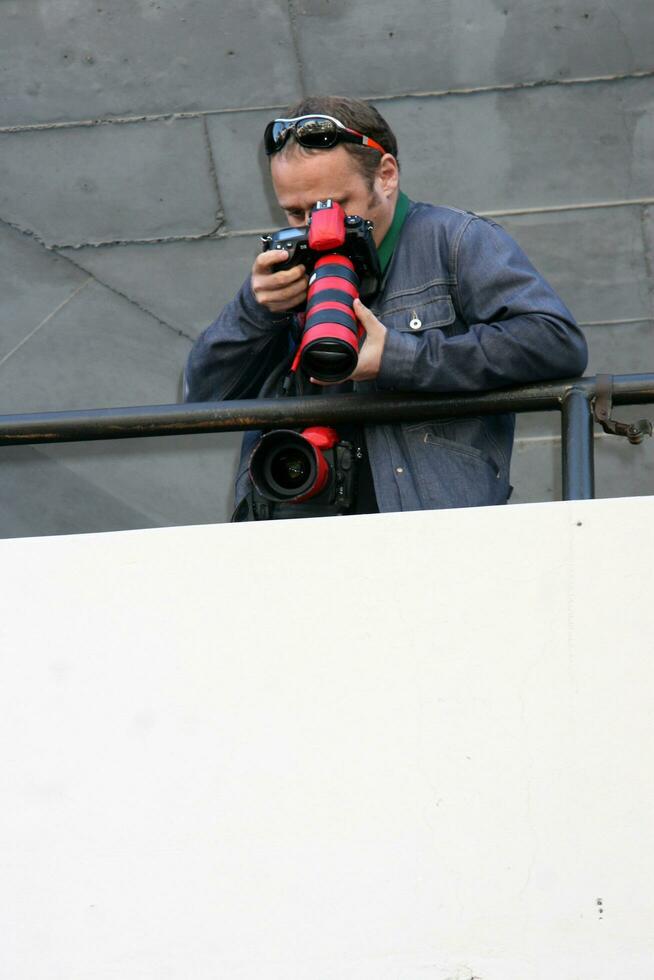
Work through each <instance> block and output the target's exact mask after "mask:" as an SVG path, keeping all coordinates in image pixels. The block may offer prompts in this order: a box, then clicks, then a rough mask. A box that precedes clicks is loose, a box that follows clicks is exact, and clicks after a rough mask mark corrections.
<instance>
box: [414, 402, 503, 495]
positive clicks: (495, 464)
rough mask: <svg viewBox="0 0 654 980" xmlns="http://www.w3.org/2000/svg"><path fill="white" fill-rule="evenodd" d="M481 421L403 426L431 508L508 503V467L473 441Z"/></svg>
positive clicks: (424, 493) (476, 438)
mask: <svg viewBox="0 0 654 980" xmlns="http://www.w3.org/2000/svg"><path fill="white" fill-rule="evenodd" d="M480 421H481V420H480V419H451V420H443V421H434V422H427V423H423V424H420V425H411V426H405V427H404V428H405V431H404V436H405V439H406V443H407V450H408V453H409V455H410V457H411V460H412V463H413V468H414V472H415V474H416V477H417V481H418V490H419V494H420V497H421V499H422V501H423V505H424V506H427V507H483V506H488V505H491V504H503V503H506V500H507V497H508V495H509V482H508V480H509V474H508V467H507V466H506V465H503V460H502V459H498V458H495V456H493V455H491V451H490V448H491V447H487V448H480V446H478V445H474V444H473V443H472V442H471V441H469V440H471V439H474V440H475V441H477V442H483V440H482V439H481V438H480V436H481V431H480V429H479V423H480Z"/></svg>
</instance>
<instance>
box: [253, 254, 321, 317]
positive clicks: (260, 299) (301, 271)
mask: <svg viewBox="0 0 654 980" xmlns="http://www.w3.org/2000/svg"><path fill="white" fill-rule="evenodd" d="M287 258H288V252H287V251H286V249H279V250H277V249H271V250H270V251H268V252H261V253H260V254H259V255H257V257H256V259H255V260H254V265H253V266H252V278H251V280H250V281H251V283H252V292H253V293H254V298H255V299H256V301H257V303H261V305H262V306H265V307H266V309H267V310H269V311H270V312H271V313H286V312H288V310H292V309H294V307H296V306H299V305H300V304H301V303H304V301H305V299H306V296H307V286H308V280H307V272H306V269H305V268H304V266H303V265H295V266H293V268H292V269H285V270H284V271H283V272H275V266H276V265H277V264H278V263H279V262H285V261H286V259H287Z"/></svg>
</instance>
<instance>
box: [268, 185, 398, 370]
mask: <svg viewBox="0 0 654 980" xmlns="http://www.w3.org/2000/svg"><path fill="white" fill-rule="evenodd" d="M372 229H373V224H372V222H371V221H368V220H366V219H365V218H360V217H359V216H358V215H356V214H349V215H346V214H345V212H344V211H343V208H342V207H341V206H340V204H338V203H335V202H333V201H331V200H329V199H328V200H326V201H318V203H317V204H316V206H315V207H314V208H312V210H311V216H310V218H309V223H308V225H306V227H304V228H282V229H281V230H280V231H276V232H273V234H271V235H266V236H265V238H262V240H261V241H262V247H263V251H264V252H267V251H270V250H276V251H281V250H282V249H286V250H287V251H288V253H289V257H288V259H286V260H285V261H284V262H281V263H280V264H279V265H277V266H276V267H275V271H282V270H284V269H291V268H292V267H293V266H296V265H300V264H302V265H304V266H305V268H306V270H307V273H308V275H309V288H308V291H307V303H306V312H305V314H304V320H303V327H302V337H301V340H300V344H299V347H298V349H297V354H296V359H295V360H294V362H293V365H292V367H291V372H292V373H293V372H295V370H296V369H297V367H298V366H299V367H300V368H301V369H302V371H303V372H304V374H305V375H307V376H308V377H313V378H315V379H316V380H318V381H324V382H327V383H329V384H337V383H339V382H340V381H345V379H346V378H348V377H349V376H350V375H351V374H352V373H353V371H354V370H355V368H356V366H357V362H358V357H359V346H360V342H361V340H362V338H363V335H364V330H363V327H362V326H361V324H360V323H359V321H358V320H357V317H356V314H355V312H354V302H355V300H356V299H358V298H359V297H363V298H364V299H365V300H368V301H369V300H370V298H371V297H372V296H374V295H375V293H377V292H378V290H379V287H380V285H381V269H380V266H379V256H378V255H377V248H376V246H375V240H374V238H373V235H372ZM295 312H298V311H295Z"/></svg>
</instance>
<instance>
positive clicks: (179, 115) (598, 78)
mask: <svg viewBox="0 0 654 980" xmlns="http://www.w3.org/2000/svg"><path fill="white" fill-rule="evenodd" d="M288 3H289V14H290V9H291V4H292V3H293V0H288ZM297 58H298V68H299V72H300V81H301V88H302V94H303V95H304V91H305V81H304V76H303V68H302V63H301V60H300V57H299V53H298V54H297ZM653 77H654V68H645V69H642V70H639V71H632V72H618V73H614V74H610V75H589V76H585V77H579V78H543V79H538V80H536V81H533V82H509V83H507V84H506V85H478V86H469V87H465V88H447V89H433V90H429V91H427V90H425V91H407V92H396V93H393V94H390V95H389V94H388V93H379V94H377V95H366V96H361V98H363V100H364V102H394V101H397V100H399V99H443V98H447V97H448V96H452V95H456V96H461V95H463V96H465V95H480V94H484V93H485V92H517V91H521V90H523V89H534V88H545V87H556V86H566V85H597V84H599V83H602V82H623V81H629V80H630V79H639V78H653ZM285 108H286V103H284V104H279V103H277V104H273V105H256V106H230V107H228V108H224V109H198V110H195V111H181V112H153V113H141V114H140V115H137V116H113V117H110V116H107V117H98V118H97V119H73V120H68V121H65V122H41V123H15V124H13V125H11V126H0V135H2V134H18V133H29V132H34V131H40V130H56V129H75V128H80V127H82V128H90V127H93V126H125V125H131V124H134V123H149V122H160V121H161V120H172V119H201V118H202V117H204V116H220V115H226V114H232V115H233V114H234V113H239V112H262V111H266V112H276V111H278V110H279V109H285Z"/></svg>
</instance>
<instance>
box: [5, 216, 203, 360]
mask: <svg viewBox="0 0 654 980" xmlns="http://www.w3.org/2000/svg"><path fill="white" fill-rule="evenodd" d="M0 224H3V225H6V226H7V227H8V228H11V229H13V231H17V232H19V233H20V234H21V235H25V236H26V237H27V238H32V239H33V240H34V241H35V242H37V243H38V244H39V245H40V246H41V247H42V248H43V249H45V251H46V252H52V253H53V254H54V255H56V256H57V257H58V258H60V259H61V260H62V261H64V262H69V263H70V264H71V265H72V266H73V268H75V269H77V271H78V272H83V273H84V274H85V275H87V276H89V277H90V278H91V279H93V280H94V281H95V282H97V283H98V285H99V286H103V287H104V288H105V289H108V290H109V291H110V292H112V293H115V295H116V296H120V297H121V299H125V300H127V302H128V303H131V304H132V306H135V307H136V308H137V309H138V310H140V311H141V313H146V314H147V315H148V316H150V317H152V319H153V320H156V321H157V323H159V324H160V325H161V326H162V327H165V328H166V329H167V330H172V332H173V333H175V334H177V335H178V336H179V337H184V338H185V339H186V340H190V341H191V343H193V342H194V341H195V337H193V336H192V335H191V334H188V333H186V331H185V330H182V329H181V328H180V327H176V326H174V325H173V324H172V323H168V322H167V321H166V320H162V318H161V317H160V316H157V314H156V313H153V312H152V310H149V309H148V308H147V307H145V306H142V305H141V303H139V302H138V300H135V299H132V297H131V296H128V295H127V294H126V293H123V292H121V290H120V289H117V288H116V287H115V286H112V285H110V284H109V283H108V282H104V281H103V280H102V279H100V278H99V277H98V276H97V275H96V274H95V273H93V272H91V271H90V269H86V268H84V266H83V265H81V264H80V263H78V262H75V261H73V259H71V257H70V256H69V255H64V254H63V253H62V252H61V251H59V249H61V248H70V247H71V246H69V245H48V244H46V242H44V241H43V239H42V238H40V237H39V235H38V234H37V233H36V232H35V231H33V230H32V229H30V228H21V226H20V225H18V224H16V223H15V222H13V221H9V220H8V219H7V218H3V217H2V216H0ZM115 244H118V245H121V244H128V243H127V242H116V243H115ZM129 244H138V243H132V242H130V243H129ZM74 247H76V248H82V247H83V246H81V245H78V246H74ZM86 282H88V280H86ZM84 285H86V283H84ZM64 305H65V304H64ZM55 312H56V311H55ZM21 343H22V342H21ZM2 363H3V362H1V361H0V364H2Z"/></svg>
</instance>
